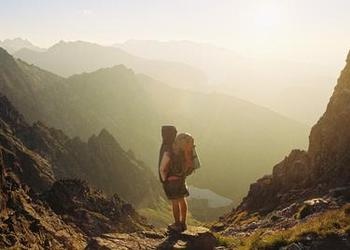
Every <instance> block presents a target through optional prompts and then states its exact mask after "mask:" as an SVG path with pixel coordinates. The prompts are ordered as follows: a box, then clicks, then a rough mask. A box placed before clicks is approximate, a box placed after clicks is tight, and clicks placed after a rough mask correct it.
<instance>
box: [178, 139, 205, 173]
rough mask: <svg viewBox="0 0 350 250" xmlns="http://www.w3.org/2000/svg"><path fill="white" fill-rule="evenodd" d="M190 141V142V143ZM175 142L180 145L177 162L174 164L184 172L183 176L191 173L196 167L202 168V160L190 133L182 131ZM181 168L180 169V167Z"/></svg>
mask: <svg viewBox="0 0 350 250" xmlns="http://www.w3.org/2000/svg"><path fill="white" fill-rule="evenodd" d="M189 143H190V144H189ZM175 144H177V147H178V149H177V150H178V153H177V156H175V159H176V158H177V162H174V163H177V164H174V165H175V166H173V167H175V168H177V172H180V171H181V172H182V176H189V175H191V174H192V173H193V172H194V171H195V170H196V169H198V168H200V161H199V158H198V154H197V151H196V146H195V145H194V139H193V137H192V136H191V135H190V134H188V133H181V134H179V135H178V136H177V137H176V139H175ZM179 168H180V169H179Z"/></svg>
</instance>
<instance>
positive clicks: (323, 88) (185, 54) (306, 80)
mask: <svg viewBox="0 0 350 250" xmlns="http://www.w3.org/2000/svg"><path fill="white" fill-rule="evenodd" d="M114 46H115V47H118V48H121V49H123V50H125V51H127V52H129V53H131V54H134V55H138V56H142V57H144V58H149V59H154V60H169V61H174V62H181V63H186V64H188V65H191V66H193V67H196V68H198V69H200V70H201V71H202V72H204V73H205V74H206V76H207V77H208V82H209V85H210V87H211V88H212V89H213V90H215V91H219V92H223V93H226V94H230V95H233V96H236V97H239V98H242V99H244V100H249V101H251V102H253V103H256V104H259V105H262V106H265V107H268V108H270V109H272V110H275V111H277V112H279V113H281V114H284V115H286V116H288V117H291V118H294V119H296V120H298V121H301V122H304V123H307V124H310V125H311V124H313V123H314V122H315V121H316V120H317V119H318V117H319V116H320V115H321V114H322V111H323V110H324V108H325V106H326V104H327V102H328V99H329V97H330V95H331V92H332V89H333V84H332V83H333V82H334V81H335V79H334V78H333V76H334V74H335V73H336V72H332V70H330V69H329V68H327V66H322V65H323V64H325V62H320V65H316V64H311V63H301V62H291V61H288V59H285V60H280V61H279V60H261V59H256V58H249V57H245V56H242V55H239V54H237V53H235V52H234V51H232V50H229V49H225V48H220V47H217V46H214V45H211V44H205V43H195V42H191V41H167V42H160V41H153V40H129V41H126V42H125V43H120V44H115V45H114Z"/></svg>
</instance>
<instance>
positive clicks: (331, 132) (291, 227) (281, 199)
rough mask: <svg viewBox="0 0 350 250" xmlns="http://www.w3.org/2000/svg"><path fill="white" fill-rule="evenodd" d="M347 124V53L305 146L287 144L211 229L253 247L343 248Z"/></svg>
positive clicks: (349, 185) (348, 185)
mask: <svg viewBox="0 0 350 250" xmlns="http://www.w3.org/2000/svg"><path fill="white" fill-rule="evenodd" d="M349 127H350V53H349V56H348V58H347V64H346V66H345V68H344V69H343V71H342V72H341V75H340V77H339V79H338V83H337V86H336V87H335V89H334V93H333V95H332V97H331V99H330V101H329V104H328V106H327V110H326V112H325V113H324V114H323V116H322V117H321V118H320V119H319V121H318V122H317V124H316V125H315V126H314V127H313V128H312V130H311V133H310V137H309V139H310V145H309V148H308V150H307V151H303V150H293V151H292V152H291V153H290V154H289V155H288V156H287V157H286V158H285V159H284V160H283V161H281V162H280V163H278V164H277V165H276V166H274V168H273V172H272V175H266V176H264V177H263V178H261V179H259V180H258V181H257V182H255V183H253V184H252V185H251V186H250V190H249V192H248V195H247V196H246V197H245V198H244V199H243V201H242V203H241V204H240V205H239V206H238V207H237V208H236V209H235V210H233V211H232V213H229V214H227V215H226V216H224V217H222V219H221V223H219V224H217V225H216V229H219V230H223V231H222V234H223V235H226V236H227V235H230V236H234V235H241V236H243V237H241V238H240V237H238V239H237V237H236V238H235V241H236V242H241V243H239V244H241V245H242V244H243V245H244V244H246V245H247V246H255V247H256V248H257V249H277V248H278V247H281V246H283V245H288V244H294V248H288V249H309V248H307V247H311V249H331V248H333V249H349V247H350V227H349V225H350V205H349V203H350V167H349V166H350V130H349ZM281 228H282V229H283V231H281ZM239 238H240V239H239ZM231 240H232V239H231ZM293 242H294V243H293ZM296 247H298V248H296Z"/></svg>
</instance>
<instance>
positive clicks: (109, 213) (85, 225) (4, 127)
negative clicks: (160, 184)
mask: <svg viewBox="0 0 350 250" xmlns="http://www.w3.org/2000/svg"><path fill="white" fill-rule="evenodd" d="M32 129H33V128H32V127H30V126H28V124H26V122H25V121H24V119H23V116H22V115H21V114H20V113H18V112H17V110H16V109H15V108H14V107H13V106H12V105H11V104H10V102H9V101H8V100H7V98H6V97H4V96H2V95H0V143H1V144H0V220H1V222H2V223H1V225H0V228H1V231H0V247H1V248H2V249H9V248H11V249H12V248H13V249H18V248H23V249H47V248H50V249H82V248H85V246H86V245H87V243H88V240H89V237H92V236H98V235H100V234H102V233H108V232H111V231H113V232H116V231H118V232H135V231H139V230H142V229H144V228H148V225H146V224H145V220H144V219H143V218H141V217H140V216H139V215H138V214H137V213H136V212H135V210H134V209H133V207H132V206H131V205H130V204H127V203H125V202H124V201H123V200H121V199H120V198H119V196H118V195H114V196H112V197H111V198H107V197H106V196H105V195H104V194H103V193H101V192H100V191H96V190H94V189H92V188H90V187H89V186H88V185H87V184H86V183H85V182H82V181H78V180H61V181H56V176H55V174H54V172H55V171H54V167H53V165H54V164H51V161H50V160H49V159H46V158H44V157H43V156H41V155H39V154H38V153H37V152H34V151H32V150H30V149H29V148H28V147H27V146H26V143H23V142H22V140H21V139H20V138H19V137H17V136H20V137H25V136H29V137H26V139H27V140H29V141H30V140H32V139H33V141H35V142H36V143H39V141H38V139H40V138H39V137H38V134H37V136H33V137H31V136H30V135H29V132H30V131H31V130H32ZM41 142H48V141H47V140H46V138H45V136H44V137H43V138H42V141H41ZM50 146H54V145H50Z"/></svg>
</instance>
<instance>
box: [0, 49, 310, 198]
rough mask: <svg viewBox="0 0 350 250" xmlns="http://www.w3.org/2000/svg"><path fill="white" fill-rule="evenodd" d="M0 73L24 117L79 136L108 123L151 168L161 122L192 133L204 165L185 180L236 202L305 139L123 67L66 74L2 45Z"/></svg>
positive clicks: (229, 103)
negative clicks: (46, 68)
mask: <svg viewBox="0 0 350 250" xmlns="http://www.w3.org/2000/svg"><path fill="white" fill-rule="evenodd" d="M0 71H1V74H0V77H1V78H0V79H1V81H0V83H1V85H0V90H1V91H3V92H4V93H6V95H7V96H8V97H9V98H10V99H11V101H12V102H13V103H14V104H15V105H16V107H18V109H19V110H21V111H22V112H23V113H24V115H25V117H26V118H27V119H28V120H29V121H35V120H41V121H43V122H44V123H46V124H49V125H51V126H55V127H57V128H60V129H63V131H65V132H66V133H67V134H68V135H69V136H76V135H78V136H81V137H82V138H83V139H86V138H88V137H89V136H90V135H91V134H98V133H99V131H100V130H101V129H102V128H106V129H107V130H108V131H110V132H111V133H112V134H113V135H114V136H115V137H116V138H117V140H118V142H119V143H120V145H122V146H123V147H124V148H126V149H132V151H133V152H134V153H135V155H136V156H137V158H138V159H142V160H144V161H145V162H146V164H147V165H149V166H150V167H151V168H153V169H154V170H156V166H157V155H158V150H159V145H160V141H161V138H160V132H159V130H160V126H161V125H163V124H168V123H172V124H175V125H176V126H177V127H178V130H179V131H189V132H191V133H192V134H193V135H194V137H195V138H196V143H197V144H198V151H199V155H200V156H201V160H202V164H203V168H202V169H201V170H200V171H198V173H196V174H195V175H194V176H193V178H191V180H190V181H191V182H192V183H193V184H194V185H196V186H198V187H205V188H209V189H211V190H212V191H214V192H216V193H218V194H220V195H223V196H227V197H229V198H231V199H233V200H234V201H238V200H239V199H240V198H241V196H242V195H243V194H244V193H245V192H246V191H247V186H248V183H250V182H251V181H252V180H253V179H254V178H256V177H257V176H259V175H261V174H262V173H264V172H266V171H268V170H269V169H270V167H269V166H270V165H271V164H272V163H273V162H275V161H276V160H277V159H278V158H280V157H281V156H282V155H285V153H286V152H288V151H289V150H290V149H291V148H293V147H296V146H298V147H303V146H305V144H306V142H305V137H306V133H307V128H306V127H305V126H303V125H301V124H299V123H297V122H295V121H292V120H290V119H287V118H285V117H282V116H280V115H278V114H276V113H274V112H271V111H269V110H267V109H264V108H261V107H259V106H256V105H253V104H251V103H248V102H245V101H242V100H239V99H235V98H233V97H229V96H225V95H221V94H215V93H213V94H201V93H197V92H190V91H184V90H180V89H175V88H171V87H169V86H168V85H166V84H163V83H161V82H158V81H155V80H153V79H152V78H150V77H147V76H145V75H138V74H135V73H134V72H133V71H132V70H130V69H127V68H125V67H124V66H115V67H112V68H107V69H101V70H98V71H95V72H92V73H84V74H81V75H74V76H72V77H70V78H68V79H64V78H60V77H58V76H56V75H53V74H51V73H48V72H46V71H43V70H40V69H39V68H37V67H35V66H31V65H28V64H26V63H24V62H23V61H20V60H14V59H13V58H12V57H11V56H10V55H8V54H7V53H6V52H5V51H3V50H2V51H1V68H0ZM232 190H234V192H232Z"/></svg>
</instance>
